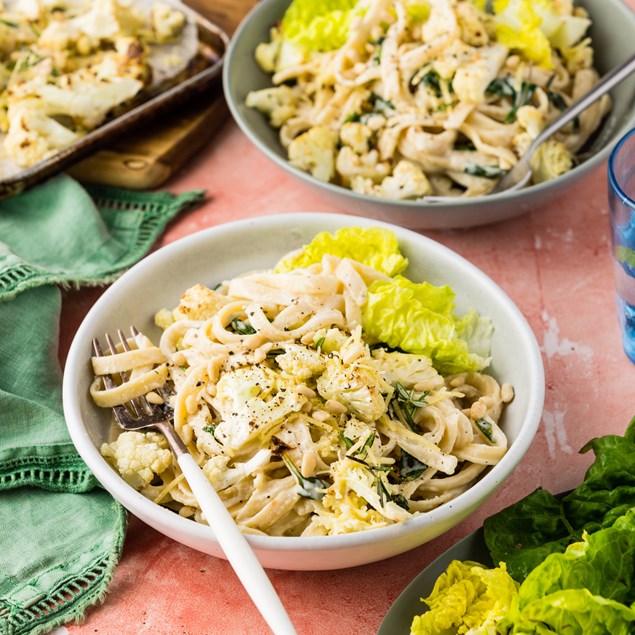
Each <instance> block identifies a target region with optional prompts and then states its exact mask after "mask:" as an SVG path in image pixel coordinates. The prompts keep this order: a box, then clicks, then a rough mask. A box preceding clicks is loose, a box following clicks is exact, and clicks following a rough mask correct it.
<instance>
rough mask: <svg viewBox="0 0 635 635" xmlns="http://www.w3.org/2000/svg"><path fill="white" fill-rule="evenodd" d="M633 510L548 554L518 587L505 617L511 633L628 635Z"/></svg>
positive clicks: (633, 623)
mask: <svg viewBox="0 0 635 635" xmlns="http://www.w3.org/2000/svg"><path fill="white" fill-rule="evenodd" d="M634 581H635V509H631V510H629V511H628V512H627V514H625V515H624V516H622V517H620V518H619V519H617V520H616V522H615V523H614V525H613V526H612V527H608V528H606V529H600V530H598V531H596V532H594V533H592V534H586V533H585V534H584V537H583V539H582V540H581V541H580V542H576V543H573V544H571V545H569V546H568V547H567V549H566V551H565V552H564V553H556V554H552V555H550V556H548V557H547V558H546V559H545V560H544V561H543V562H542V563H541V564H539V565H538V566H537V567H536V568H534V569H533V570H532V571H531V573H529V575H528V576H527V578H526V579H525V581H524V582H523V583H522V584H521V585H520V588H519V590H518V596H517V597H516V598H515V599H514V601H513V603H512V607H511V609H510V611H509V613H508V616H507V618H506V625H508V626H509V625H513V629H512V631H511V632H512V633H516V632H520V633H571V635H577V634H579V635H584V634H585V633H594V632H597V633H611V634H612V635H618V634H621V633H623V634H624V635H626V634H627V633H632V632H633V629H634V627H635V611H634V610H633V609H632V608H629V605H630V604H631V603H632V602H633V600H635V589H634V586H633V583H634Z"/></svg>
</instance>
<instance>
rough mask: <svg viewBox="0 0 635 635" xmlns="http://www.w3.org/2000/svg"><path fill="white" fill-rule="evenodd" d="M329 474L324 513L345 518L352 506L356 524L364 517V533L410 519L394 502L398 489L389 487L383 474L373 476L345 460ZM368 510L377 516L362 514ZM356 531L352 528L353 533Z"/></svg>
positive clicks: (354, 462) (406, 511) (357, 465)
mask: <svg viewBox="0 0 635 635" xmlns="http://www.w3.org/2000/svg"><path fill="white" fill-rule="evenodd" d="M331 472H332V475H333V485H332V486H331V487H329V489H328V491H327V494H326V496H325V497H324V498H323V499H322V503H323V505H324V507H325V508H326V509H327V510H329V509H331V510H333V511H334V512H335V513H336V514H338V515H340V516H342V517H343V518H345V517H346V516H348V514H350V511H349V509H350V506H352V507H353V508H354V513H353V514H352V515H353V516H358V522H359V520H362V519H363V518H364V516H366V522H365V523H364V525H366V528H367V529H368V528H370V527H373V526H374V527H379V526H382V525H386V524H390V523H391V522H403V521H405V520H408V518H410V517H411V515H412V514H411V513H410V512H409V511H408V510H406V509H404V508H403V507H401V506H399V505H398V504H397V503H396V502H394V501H393V498H394V497H395V495H396V494H398V491H397V488H396V487H395V486H394V485H391V484H390V483H389V482H388V481H387V480H386V478H385V476H384V475H383V474H382V473H373V472H372V471H371V470H369V469H368V468H367V467H365V466H363V465H361V464H360V463H357V462H356V461H352V460H351V459H348V458H346V459H342V460H339V461H335V462H334V463H333V464H331ZM351 494H354V495H355V498H352V497H351ZM369 506H370V507H371V508H372V509H373V510H376V511H377V512H379V514H378V515H374V514H371V515H368V514H367V513H364V512H366V511H367V508H368V507H369ZM360 512H361V513H360ZM318 513H319V511H318ZM342 524H343V525H345V524H346V523H342ZM358 528H359V527H355V528H354V529H353V530H356V529H358Z"/></svg>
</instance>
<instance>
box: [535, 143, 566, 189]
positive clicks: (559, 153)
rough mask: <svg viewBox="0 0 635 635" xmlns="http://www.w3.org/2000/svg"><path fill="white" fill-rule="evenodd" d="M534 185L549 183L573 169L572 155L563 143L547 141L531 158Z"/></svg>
mask: <svg viewBox="0 0 635 635" xmlns="http://www.w3.org/2000/svg"><path fill="white" fill-rule="evenodd" d="M530 163H531V169H532V172H533V173H532V179H533V182H534V183H542V182H543V181H550V180H551V179H555V178H556V177H558V176H560V175H562V174H564V173H565V172H568V171H569V170H571V169H572V168H573V155H572V154H571V152H570V151H569V150H567V148H566V147H565V145H564V144H563V143H561V142H560V141H556V140H555V139H547V141H545V142H544V143H543V144H541V145H540V147H539V148H538V150H536V152H535V154H534V156H533V157H532V158H531V161H530Z"/></svg>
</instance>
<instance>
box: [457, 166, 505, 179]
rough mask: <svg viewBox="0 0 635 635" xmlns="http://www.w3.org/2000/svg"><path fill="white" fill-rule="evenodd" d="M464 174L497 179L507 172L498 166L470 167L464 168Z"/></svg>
mask: <svg viewBox="0 0 635 635" xmlns="http://www.w3.org/2000/svg"><path fill="white" fill-rule="evenodd" d="M463 172H465V174H470V175H471V176H480V177H483V178H485V179H497V178H498V177H499V176H503V174H505V172H507V170H503V168H501V167H499V166H497V165H476V164H475V165H468V166H466V167H465V168H463Z"/></svg>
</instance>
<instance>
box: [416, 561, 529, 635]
mask: <svg viewBox="0 0 635 635" xmlns="http://www.w3.org/2000/svg"><path fill="white" fill-rule="evenodd" d="M516 589H517V585H516V583H515V582H514V580H513V579H512V578H511V577H510V576H509V575H508V574H507V572H506V570H505V565H501V566H500V567H498V568H495V569H488V568H486V567H483V566H482V565H480V564H478V563H475V562H461V561H459V560H454V561H453V562H451V563H450V564H449V566H448V568H447V570H446V571H445V573H443V574H441V576H439V578H438V580H437V581H436V583H435V585H434V589H433V590H432V593H431V594H430V595H429V596H428V597H427V598H422V601H423V602H424V603H425V604H427V605H428V607H429V608H430V610H429V611H427V612H426V613H423V614H422V615H417V616H415V618H414V620H413V622H412V625H411V628H410V634H411V635H446V634H447V633H465V632H467V630H468V629H474V630H470V631H469V632H470V633H472V632H474V633H477V632H478V633H489V632H492V633H493V632H495V630H494V629H495V627H496V625H497V624H498V622H499V621H500V620H501V619H502V618H503V617H504V616H505V614H506V613H507V611H508V610H509V608H510V606H511V603H512V599H513V598H514V597H515V596H516V594H517V591H516ZM458 625H463V626H464V627H465V628H463V629H462V630H456V627H457V626H458ZM488 629H491V630H488Z"/></svg>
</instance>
